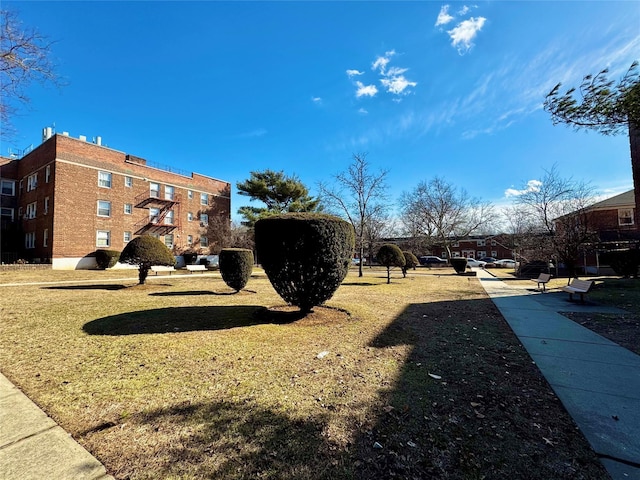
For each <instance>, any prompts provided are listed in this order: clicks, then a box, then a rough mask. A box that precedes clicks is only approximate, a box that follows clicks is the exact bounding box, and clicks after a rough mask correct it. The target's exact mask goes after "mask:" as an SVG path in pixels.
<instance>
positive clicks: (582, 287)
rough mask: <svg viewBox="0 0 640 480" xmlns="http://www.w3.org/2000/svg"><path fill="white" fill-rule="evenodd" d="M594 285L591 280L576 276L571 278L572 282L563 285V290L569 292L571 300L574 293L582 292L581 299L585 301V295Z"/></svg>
mask: <svg viewBox="0 0 640 480" xmlns="http://www.w3.org/2000/svg"><path fill="white" fill-rule="evenodd" d="M592 286H593V282H591V281H589V280H578V279H577V278H574V279H573V280H571V284H569V285H567V286H564V287H562V290H563V291H565V292H568V293H569V300H573V294H574V293H579V294H580V301H581V302H582V303H584V296H585V295H586V294H587V293H589V290H591V287H592Z"/></svg>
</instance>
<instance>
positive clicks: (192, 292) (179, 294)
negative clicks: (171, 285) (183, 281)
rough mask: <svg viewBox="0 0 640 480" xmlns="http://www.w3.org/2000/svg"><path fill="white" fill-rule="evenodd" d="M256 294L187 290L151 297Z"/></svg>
mask: <svg viewBox="0 0 640 480" xmlns="http://www.w3.org/2000/svg"><path fill="white" fill-rule="evenodd" d="M243 293H244V294H254V293H258V292H256V291H255V290H247V289H244V290H240V291H239V292H236V291H235V290H233V291H226V292H214V291H212V290H187V291H184V292H155V293H150V294H149V296H151V297H181V296H198V295H242V294H243Z"/></svg>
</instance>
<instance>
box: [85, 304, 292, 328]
mask: <svg viewBox="0 0 640 480" xmlns="http://www.w3.org/2000/svg"><path fill="white" fill-rule="evenodd" d="M296 314H298V315H296ZM300 318H303V316H302V315H301V314H300V312H278V311H271V310H269V309H267V308H266V307H262V306H258V305H244V306H205V307H167V308H157V309H153V310H142V311H138V312H129V313H120V314H118V315H111V316H109V317H103V318H98V319H96V320H92V321H90V322H88V323H86V324H85V325H84V326H83V327H82V329H83V330H84V331H85V332H86V333H88V334H89V335H137V334H149V333H176V332H190V331H198V330H201V331H206V330H226V329H229V328H238V327H250V326H253V325H260V324H267V323H275V324H286V323H290V322H294V321H296V320H299V319H300Z"/></svg>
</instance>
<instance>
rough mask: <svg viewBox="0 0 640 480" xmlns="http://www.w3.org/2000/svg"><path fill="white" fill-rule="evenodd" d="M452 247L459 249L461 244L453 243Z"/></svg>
mask: <svg viewBox="0 0 640 480" xmlns="http://www.w3.org/2000/svg"><path fill="white" fill-rule="evenodd" d="M451 246H452V247H453V248H459V247H460V243H459V242H453V243H452V244H451Z"/></svg>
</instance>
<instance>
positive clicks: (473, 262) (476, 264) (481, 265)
mask: <svg viewBox="0 0 640 480" xmlns="http://www.w3.org/2000/svg"><path fill="white" fill-rule="evenodd" d="M486 264H487V262H483V261H481V260H476V259H475V258H467V267H478V268H484V266H485V265H486Z"/></svg>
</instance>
